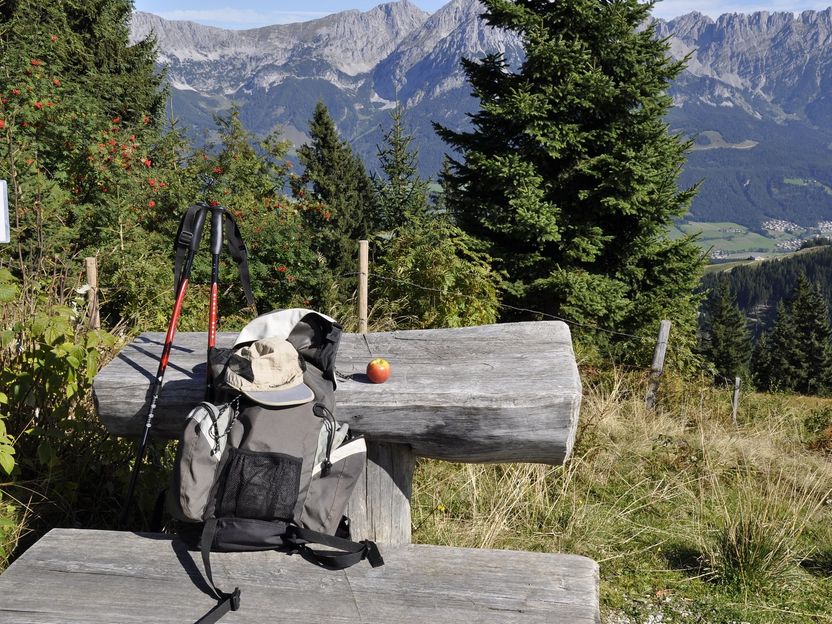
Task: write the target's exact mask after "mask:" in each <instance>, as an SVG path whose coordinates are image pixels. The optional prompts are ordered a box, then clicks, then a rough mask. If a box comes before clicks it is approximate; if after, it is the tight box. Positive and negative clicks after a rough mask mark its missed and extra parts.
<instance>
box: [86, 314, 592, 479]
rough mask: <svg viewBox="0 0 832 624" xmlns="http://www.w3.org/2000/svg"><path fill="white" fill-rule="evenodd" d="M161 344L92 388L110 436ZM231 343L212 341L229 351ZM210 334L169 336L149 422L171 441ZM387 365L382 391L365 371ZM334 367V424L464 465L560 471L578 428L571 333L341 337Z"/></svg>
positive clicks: (144, 385)
mask: <svg viewBox="0 0 832 624" xmlns="http://www.w3.org/2000/svg"><path fill="white" fill-rule="evenodd" d="M163 340H164V336H163V334H161V333H146V334H142V335H141V336H139V337H138V338H137V339H136V340H135V341H133V342H132V343H131V344H130V345H128V346H127V347H126V348H125V349H123V350H122V351H121V353H120V354H119V355H118V356H117V357H116V358H115V359H114V360H113V361H112V362H110V363H109V364H108V365H107V366H106V367H105V368H104V369H103V370H102V371H101V372H100V373H99V374H98V375H97V376H96V378H95V383H94V386H93V388H94V394H95V399H96V403H97V406H98V412H99V415H100V417H101V419H102V421H103V422H104V424H105V425H106V426H107V428H108V429H109V430H110V431H111V432H113V433H114V434H117V435H130V436H137V435H138V434H139V432H140V431H141V430H142V427H143V426H144V422H145V418H146V413H147V403H148V399H149V393H150V385H151V382H152V379H153V375H154V373H155V371H156V368H157V365H158V358H159V354H160V352H161V349H162V343H163ZM233 340H234V334H220V335H219V336H218V339H217V343H218V346H229V345H230V344H231V343H232V342H233ZM205 344H206V335H205V334H202V333H183V334H178V335H177V336H176V341H175V343H174V348H173V351H172V354H171V360H170V365H169V367H168V371H167V374H166V376H165V383H164V386H163V388H162V392H161V395H160V398H159V406H158V409H157V414H156V418H155V421H154V431H155V432H156V433H157V435H161V436H165V437H176V436H177V435H178V433H179V431H180V429H181V427H182V425H183V422H184V418H185V416H186V414H187V413H188V411H189V410H190V408H191V407H192V406H193V405H194V404H195V403H197V402H199V401H201V400H202V398H203V394H204V379H205ZM374 357H383V358H386V359H387V360H389V361H390V362H391V364H392V369H393V374H392V376H391V378H390V380H389V381H387V383H384V384H379V385H376V384H372V383H369V381H368V380H367V379H366V376H365V375H364V370H365V368H366V366H367V363H368V362H369V361H370V360H371V359H372V358H374ZM337 369H338V371H339V372H340V373H342V374H343V375H346V376H348V377H349V378H348V379H346V380H344V381H340V382H339V385H338V391H337V395H336V396H337V401H338V412H337V415H338V418H339V419H340V420H343V421H345V422H348V423H349V424H350V426H351V428H352V429H353V430H354V431H356V432H360V433H363V434H365V435H366V436H367V437H368V438H369V439H371V440H374V441H377V442H386V443H390V444H408V445H410V446H411V447H412V448H413V451H414V452H415V453H416V454H417V455H422V456H427V457H435V458H439V459H446V460H450V461H466V462H507V461H529V462H539V463H547V464H559V463H562V462H563V461H564V460H565V459H566V458H567V457H568V456H569V454H570V452H571V450H572V444H573V441H574V437H575V430H576V427H577V422H578V411H579V408H580V402H581V382H580V378H579V376H578V369H577V366H576V364H575V356H574V353H573V351H572V342H571V337H570V334H569V328H568V327H567V326H566V325H565V324H564V323H561V322H549V321H547V322H526V323H507V324H500V325H484V326H479V327H466V328H460V329H434V330H415V331H400V332H386V333H374V334H366V335H363V336H362V335H361V334H345V335H344V337H343V340H342V343H341V348H340V350H339V353H338V359H337Z"/></svg>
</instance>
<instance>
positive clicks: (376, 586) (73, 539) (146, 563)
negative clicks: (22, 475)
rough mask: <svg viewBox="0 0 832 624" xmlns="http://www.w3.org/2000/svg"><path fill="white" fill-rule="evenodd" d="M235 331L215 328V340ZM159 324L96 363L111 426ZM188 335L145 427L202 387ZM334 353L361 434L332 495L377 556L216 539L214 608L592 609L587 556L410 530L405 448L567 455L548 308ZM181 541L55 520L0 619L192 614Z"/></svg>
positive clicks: (192, 579) (458, 454)
mask: <svg viewBox="0 0 832 624" xmlns="http://www.w3.org/2000/svg"><path fill="white" fill-rule="evenodd" d="M234 336H235V335H234V334H220V335H219V336H218V345H219V346H227V345H230V344H231V343H232V342H233V339H234ZM163 339H164V336H163V334H159V333H145V334H142V335H141V336H139V337H138V338H137V339H136V340H134V341H133V342H132V343H131V344H130V345H128V346H127V347H126V348H125V349H123V350H122V352H121V353H120V354H119V355H118V356H117V357H116V358H115V359H114V360H113V361H112V362H111V363H110V364H108V365H107V366H106V367H105V368H104V369H103V370H102V371H101V372H100V373H99V375H98V376H97V377H96V379H95V383H94V393H95V398H96V404H97V407H98V411H99V415H100V417H101V419H102V421H103V422H104V423H105V425H106V426H107V428H108V429H109V430H110V431H111V432H113V433H115V434H118V435H124V436H136V435H138V434H139V432H140V431H141V429H142V427H143V426H144V419H145V415H146V409H147V408H146V405H147V401H148V398H149V392H150V385H151V382H152V379H153V375H154V372H155V370H156V366H157V363H158V358H159V354H160V352H161V347H162V342H163ZM205 342H206V341H205V334H199V333H192V334H188V333H184V334H179V335H178V336H177V339H176V342H175V346H174V350H173V353H172V356H171V360H170V364H169V367H168V371H167V374H166V377H165V384H164V386H163V389H162V393H161V397H160V401H159V407H158V409H157V415H156V420H155V422H154V430H155V431H156V433H157V434H158V435H161V436H164V437H176V436H177V435H178V433H179V430H180V428H181V426H182V424H183V422H184V416H185V414H187V412H188V410H189V409H190V407H191V406H193V405H194V404H195V403H196V402H198V401H200V400H202V398H203V393H204V375H205ZM374 357H384V358H386V359H388V360H389V361H390V362H391V364H392V368H393V375H392V376H391V378H390V380H389V381H388V382H387V383H385V384H381V385H375V384H372V383H369V382H368V381H367V380H366V377H365V376H364V375H363V372H364V369H365V367H366V364H367V362H368V361H369V360H370V359H372V358H374ZM337 369H338V371H339V373H341V374H342V375H343V376H344V377H345V379H343V380H341V381H339V386H338V390H337V401H338V410H337V415H338V418H339V420H341V421H344V422H348V423H349V424H350V427H351V429H352V430H354V431H356V432H358V433H362V434H364V435H365V436H366V437H367V439H368V447H369V452H368V462H367V471H366V473H365V477H364V479H363V481H362V483H361V484H360V485H359V487H358V488H357V489H356V492H355V494H354V495H353V498H352V500H351V501H350V505H349V510H348V515H349V516H350V518H351V519H352V530H353V535H354V537H355V538H357V539H364V538H370V539H374V540H376V541H377V542H379V544H380V546H381V549H382V552H383V555H384V557H385V562H386V564H385V565H384V566H382V567H380V568H371V567H370V566H368V565H364V564H359V565H356V566H354V567H352V568H349V569H347V570H342V571H337V572H334V571H329V570H322V569H320V568H317V567H315V566H313V565H311V564H309V563H308V562H306V561H304V560H302V559H301V558H300V557H297V556H289V555H286V554H283V553H278V552H261V553H218V554H216V556H215V558H214V557H212V561H213V567H214V576H215V579H216V580H217V582H218V584H219V585H220V586H221V587H223V586H229V585H231V584H233V585H239V586H240V587H241V588H242V590H243V592H244V594H243V605H242V607H241V609H240V610H239V611H236V612H233V613H230V614H229V615H227V616H226V618H225V619H224V620H223V621H227V622H229V623H232V622H262V621H266V620H274V621H285V622H310V623H312V622H314V623H315V624H320V623H321V622H338V623H344V624H347V623H354V622H355V623H357V622H362V623H385V624H386V623H388V622H390V623H392V622H402V623H407V622H425V621H445V622H465V623H466V624H468V623H469V622H472V621H475V622H477V623H478V624H480V623H491V622H493V623H498V622H500V623H502V622H517V623H532V622H540V623H543V622H546V623H551V622H564V623H566V622H570V623H571V622H574V623H597V622H600V616H599V609H598V566H597V564H596V563H595V562H593V561H592V560H590V559H587V558H585V557H580V556H575V555H566V554H556V553H528V552H518V551H506V550H502V551H501V550H484V549H468V548H451V547H445V546H430V545H415V544H411V543H410V532H411V520H410V497H411V490H412V485H411V482H412V476H413V469H414V466H415V460H416V457H417V456H423V457H432V458H438V459H444V460H449V461H455V462H515V461H517V462H537V463H544V464H560V463H562V462H563V461H565V460H566V459H567V458H568V457H569V454H570V452H571V449H572V444H573V442H574V437H575V430H576V427H577V420H578V410H579V407H580V401H581V385H580V379H579V376H578V371H577V367H576V364H575V358H574V354H573V351H572V345H571V338H570V334H569V329H568V327H567V326H566V325H565V324H563V323H559V322H529V323H512V324H503V325H488V326H481V327H471V328H462V329H445V330H419V331H401V332H390V333H375V334H366V335H359V334H347V335H345V336H344V337H343V340H342V343H341V348H340V350H339V355H338V359H337ZM193 555H194V553H190V552H188V551H187V550H186V549H185V548H184V546H183V545H182V544H181V542H179V541H178V540H175V539H173V538H171V537H170V536H166V535H160V534H139V533H130V532H116V531H90V530H71V529H55V530H53V531H51V532H50V533H48V534H47V535H46V536H45V537H44V538H43V539H41V540H40V541H39V542H38V543H37V544H35V545H34V546H33V547H32V548H30V549H29V550H28V551H27V552H26V553H24V555H23V556H21V557H20V558H19V559H18V560H17V561H16V562H15V563H13V564H12V565H11V566H10V567H9V569H8V570H7V571H6V572H5V573H4V574H3V575H2V576H0V596H2V599H0V623H4V622H33V623H34V622H39V623H40V622H43V623H45V622H132V621H136V622H138V621H141V622H148V621H153V622H187V621H194V620H195V619H197V618H198V617H199V616H200V615H202V614H203V613H204V612H205V611H206V610H207V609H209V608H210V607H211V606H212V604H213V601H212V599H211V598H210V596H209V595H208V593H207V591H206V590H207V587H206V586H205V583H204V580H203V579H202V575H201V563H200V564H197V563H195V561H194V559H193ZM197 558H198V557H197Z"/></svg>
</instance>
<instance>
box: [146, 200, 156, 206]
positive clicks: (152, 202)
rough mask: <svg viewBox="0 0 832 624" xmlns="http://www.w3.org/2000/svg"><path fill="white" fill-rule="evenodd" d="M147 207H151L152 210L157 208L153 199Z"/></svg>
mask: <svg viewBox="0 0 832 624" xmlns="http://www.w3.org/2000/svg"><path fill="white" fill-rule="evenodd" d="M147 205H148V206H150V207H151V208H155V207H156V202H155V201H153V200H152V199H151V200H150V201H149V202H147Z"/></svg>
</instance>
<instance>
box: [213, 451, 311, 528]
mask: <svg viewBox="0 0 832 624" xmlns="http://www.w3.org/2000/svg"><path fill="white" fill-rule="evenodd" d="M301 465H302V461H301V459H300V458H299V457H292V456H291V455H286V454H284V453H258V452H255V451H246V450H242V449H238V448H233V447H229V448H228V459H227V462H226V465H225V470H224V471H223V476H222V484H221V486H220V489H219V493H218V495H217V506H216V510H215V516H216V517H217V518H223V517H237V518H253V519H256V520H274V519H277V518H281V519H284V520H291V519H292V514H293V510H294V507H295V503H296V502H297V498H298V488H299V486H300V473H301Z"/></svg>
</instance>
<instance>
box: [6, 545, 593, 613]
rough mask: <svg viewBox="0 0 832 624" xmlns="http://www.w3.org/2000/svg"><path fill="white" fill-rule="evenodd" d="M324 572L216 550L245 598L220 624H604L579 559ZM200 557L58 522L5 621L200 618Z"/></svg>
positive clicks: (452, 552) (458, 555)
mask: <svg viewBox="0 0 832 624" xmlns="http://www.w3.org/2000/svg"><path fill="white" fill-rule="evenodd" d="M384 556H385V562H386V564H385V565H384V566H382V567H380V568H371V567H370V566H369V565H367V564H366V563H365V562H362V563H360V564H358V565H356V566H353V567H352V568H349V569H347V570H342V571H337V572H333V571H328V570H322V569H320V568H317V567H316V566H314V565H311V564H310V563H308V562H306V561H303V560H302V559H300V557H298V556H289V555H286V554H283V553H277V552H253V553H219V554H216V555H212V567H213V569H214V578H215V580H216V581H217V584H218V585H219V586H220V587H222V588H226V589H230V588H233V587H234V586H239V587H240V589H241V591H242V603H241V608H240V610H239V611H236V612H233V613H229V614H228V615H226V616H225V617H224V618H223V620H222V621H223V622H227V623H228V624H234V623H246V622H251V623H255V622H256V623H258V624H259V623H262V622H266V621H268V622H292V623H296V624H305V623H309V624H321V623H323V622H325V623H335V624H353V623H359V622H360V623H362V624H372V623H377V624H390V623H392V622H395V623H396V624H415V623H419V624H423V623H424V622H442V623H446V624H454V623H459V624H471V623H472V622H476V624H533V623H535V624H536V623H540V624H553V623H559V622H563V623H569V624H597V623H599V622H600V616H599V612H598V566H597V564H596V563H595V562H593V561H591V560H590V559H587V558H585V557H579V556H575V555H559V554H543V553H527V552H516V551H496V550H477V549H465V548H449V547H436V546H418V545H415V546H405V547H400V548H395V549H389V550H386V551H385V552H384ZM198 561H199V556H198V553H192V552H188V551H187V550H185V549H184V547H182V546H181V544H179V543H178V542H174V541H171V540H170V538H168V537H167V536H162V535H139V534H134V533H124V532H115V531H83V530H77V529H54V530H53V531H51V532H50V533H49V534H47V535H46V536H45V537H44V538H43V539H41V540H40V541H39V542H37V543H36V544H35V545H34V546H33V547H32V548H30V549H29V550H28V551H27V552H26V553H25V554H24V555H23V556H22V557H21V558H20V559H18V560H17V561H16V562H15V563H13V564H12V565H11V567H10V568H9V569H8V570H7V571H6V572H5V573H4V574H3V575H2V576H0V597H2V598H0V624H7V623H8V624H11V623H15V624H26V623H30V624H63V623H73V624H75V623H101V624H112V623H113V622H119V623H123V624H127V623H131V622H135V623H142V624H144V623H146V622H157V623H165V622H175V623H176V624H180V623H181V622H193V621H196V620H197V619H198V618H199V617H200V616H202V615H203V614H204V613H206V612H207V611H208V610H209V609H210V608H211V607H212V606H213V605H214V604H215V602H214V601H213V600H212V599H211V598H210V597H209V596H208V594H207V593H206V592H207V587H206V585H205V581H204V580H203V578H202V575H201V562H199V563H197V562H198Z"/></svg>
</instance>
